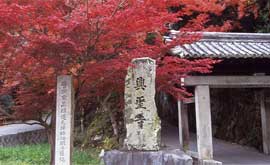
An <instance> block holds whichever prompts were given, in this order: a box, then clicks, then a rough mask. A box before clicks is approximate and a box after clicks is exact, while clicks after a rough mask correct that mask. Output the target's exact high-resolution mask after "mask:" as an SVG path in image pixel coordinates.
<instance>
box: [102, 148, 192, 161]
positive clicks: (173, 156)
mask: <svg viewBox="0 0 270 165" xmlns="http://www.w3.org/2000/svg"><path fill="white" fill-rule="evenodd" d="M102 159H103V161H104V164H105V165H192V163H193V161H192V158H191V157H190V156H188V155H187V154H185V153H184V152H183V151H181V150H179V149H176V150H161V151H119V150H112V151H106V152H105V154H104V156H103V158H102Z"/></svg>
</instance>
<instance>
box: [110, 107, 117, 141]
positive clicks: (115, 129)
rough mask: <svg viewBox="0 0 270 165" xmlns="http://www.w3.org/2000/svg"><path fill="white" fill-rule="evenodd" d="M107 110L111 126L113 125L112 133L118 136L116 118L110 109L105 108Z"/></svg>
mask: <svg viewBox="0 0 270 165" xmlns="http://www.w3.org/2000/svg"><path fill="white" fill-rule="evenodd" d="M107 110H108V112H109V116H110V119H111V123H112V127H113V133H114V135H115V136H116V137H117V138H118V135H119V133H118V127H117V121H116V118H115V116H114V114H113V112H112V111H110V110H109V109H107Z"/></svg>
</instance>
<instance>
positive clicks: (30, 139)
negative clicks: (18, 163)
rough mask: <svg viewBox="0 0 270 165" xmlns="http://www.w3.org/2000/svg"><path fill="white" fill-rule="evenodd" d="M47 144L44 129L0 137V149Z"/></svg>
mask: <svg viewBox="0 0 270 165" xmlns="http://www.w3.org/2000/svg"><path fill="white" fill-rule="evenodd" d="M44 142H47V135H46V132H45V129H40V130H34V131H29V132H22V133H18V134H10V135H3V136H0V147H8V146H16V145H24V144H38V143H44Z"/></svg>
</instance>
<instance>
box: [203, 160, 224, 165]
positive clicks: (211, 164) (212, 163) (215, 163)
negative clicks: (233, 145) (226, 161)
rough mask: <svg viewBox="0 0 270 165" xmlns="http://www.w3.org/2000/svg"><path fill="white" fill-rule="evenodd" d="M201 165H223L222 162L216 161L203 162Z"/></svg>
mask: <svg viewBox="0 0 270 165" xmlns="http://www.w3.org/2000/svg"><path fill="white" fill-rule="evenodd" d="M200 165H222V162H218V161H215V160H201V161H200Z"/></svg>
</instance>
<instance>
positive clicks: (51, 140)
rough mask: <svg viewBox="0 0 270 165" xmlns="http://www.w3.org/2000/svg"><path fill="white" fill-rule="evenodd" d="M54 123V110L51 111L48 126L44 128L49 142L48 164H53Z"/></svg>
mask: <svg viewBox="0 0 270 165" xmlns="http://www.w3.org/2000/svg"><path fill="white" fill-rule="evenodd" d="M55 124H56V112H55V111H53V112H52V117H51V124H50V127H48V128H46V131H47V136H48V142H49V144H50V148H51V149H50V154H51V157H50V165H55Z"/></svg>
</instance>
